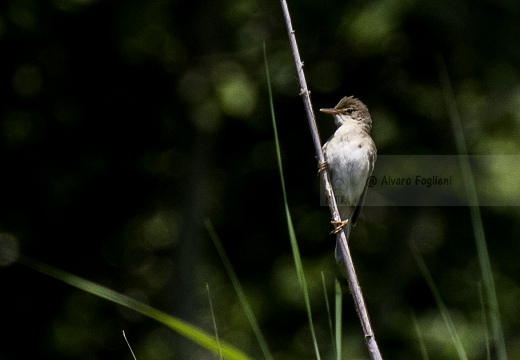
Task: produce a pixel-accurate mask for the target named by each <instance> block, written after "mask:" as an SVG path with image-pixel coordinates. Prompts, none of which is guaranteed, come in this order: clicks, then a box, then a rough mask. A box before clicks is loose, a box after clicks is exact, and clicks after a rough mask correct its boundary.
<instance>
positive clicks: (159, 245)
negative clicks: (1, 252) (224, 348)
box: [0, 0, 520, 360]
mask: <svg viewBox="0 0 520 360" xmlns="http://www.w3.org/2000/svg"><path fill="white" fill-rule="evenodd" d="M289 7H290V10H291V12H292V17H293V25H294V28H295V29H296V36H297V39H298V41H299V46H300V53H301V56H302V58H303V60H304V62H305V70H306V75H307V79H308V84H309V88H310V90H311V92H312V99H313V102H314V106H315V109H318V108H320V107H331V106H334V105H335V104H336V103H337V101H338V100H339V99H340V98H341V97H342V96H345V95H355V96H356V97H359V98H360V99H362V100H363V101H364V102H365V103H366V104H367V105H368V107H369V109H370V111H371V113H372V117H373V121H374V127H373V137H374V140H375V142H376V144H377V146H378V152H379V154H387V155H401V154H433V155H436V154H443V155H444V154H456V148H455V141H454V137H453V133H452V130H451V123H450V120H449V116H448V112H447V110H446V105H445V101H444V97H443V94H442V89H441V86H440V81H439V75H438V74H439V70H438V62H437V59H438V58H439V57H443V58H444V60H445V62H446V67H447V69H448V72H449V74H450V77H451V80H452V84H453V90H454V93H455V96H456V100H457V104H458V106H459V111H460V114H461V118H462V123H463V128H464V132H465V135H466V140H467V144H468V150H469V152H470V153H471V154H504V155H506V154H518V153H519V148H520V144H519V141H518V138H519V129H520V82H519V78H520V74H519V67H518V64H519V63H520V47H519V46H518V41H519V39H520V22H519V21H518V19H519V15H520V9H519V5H518V3H517V2H516V1H513V0H509V1H508V0H489V1H483V0H480V1H451V0H450V1H442V0H441V1H433V0H431V1H411V0H410V1H398V0H377V1H376V0H374V1H338V0H336V1H332V0H326V1H289ZM263 42H265V44H266V47H267V53H268V54H267V55H268V59H269V66H270V71H271V76H272V79H271V80H272V83H273V91H274V103H275V111H276V116H277V121H278V129H279V135H280V141H281V146H282V156H283V162H284V170H285V181H286V186H287V189H288V199H289V204H290V208H291V211H292V216H293V221H294V224H295V227H296V233H297V237H298V240H299V243H300V249H301V252H302V256H303V261H304V266H305V270H306V274H307V276H308V280H309V287H310V291H311V300H312V305H313V312H314V319H315V323H316V327H317V329H316V330H317V335H318V338H319V345H320V349H321V351H322V355H323V358H327V359H329V358H332V356H333V353H332V347H331V338H330V334H329V332H328V322H327V314H326V310H325V303H324V299H323V290H322V288H321V273H322V272H323V273H324V275H325V278H326V282H327V287H328V294H329V299H332V298H333V296H334V292H333V282H334V277H335V275H336V268H335V263H334V260H333V259H334V257H333V248H334V239H333V238H332V237H330V236H328V235H327V233H328V231H330V229H331V226H330V224H329V220H330V214H329V210H328V209H327V208H325V207H322V206H320V203H319V198H320V185H319V180H318V178H317V177H316V169H317V167H316V161H315V158H314V149H313V146H312V142H311V137H310V133H309V130H308V126H307V120H306V117H305V113H304V110H303V104H302V101H301V98H300V97H299V96H298V93H299V85H298V81H297V76H296V72H295V68H294V64H293V61H292V55H291V52H290V47H289V42H288V38H287V34H286V29H285V24H284V22H283V17H282V13H281V7H280V3H279V2H278V1H274V0H262V1H259V0H226V1H214V0H200V1H183V0H170V1H168V0H153V1H144V0H141V1H138V0H131V1H121V0H119V1H117V0H112V1H109V0H97V1H96V0H90V1H89V0H86V1H79V0H55V1H36V0H9V1H3V2H2V3H1V4H0V232H3V233H7V234H11V235H12V236H14V237H15V238H16V239H18V242H19V245H20V248H21V252H22V254H24V255H26V256H28V257H32V258H34V259H38V260H40V261H43V262H46V263H48V264H51V265H53V266H56V267H59V268H61V269H64V270H67V271H70V272H72V273H74V274H77V275H79V276H82V277H85V278H87V279H90V280H93V281H95V282H98V283H100V284H103V285H106V286H109V287H110V288H112V289H114V290H117V291H120V292H122V293H125V294H129V295H131V296H134V297H136V298H138V299H141V300H143V301H146V302H148V303H149V304H151V305H153V306H155V307H157V308H159V309H162V310H164V311H167V312H169V313H171V314H173V315H176V316H179V317H181V318H183V319H185V320H187V321H189V322H191V323H193V324H195V325H197V326H200V327H201V328H203V329H205V330H206V331H208V332H210V333H212V332H213V325H212V320H211V315H210V311H209V304H208V300H207V293H206V284H209V288H210V293H211V298H212V301H213V304H214V307H215V318H216V321H217V325H218V327H219V334H220V336H221V338H223V339H225V340H226V341H228V342H230V343H232V344H234V345H236V346H237V347H239V348H241V349H243V350H244V351H246V352H247V353H249V354H251V355H252V356H254V357H255V358H261V357H262V356H261V352H260V350H259V346H258V345H257V343H256V341H255V339H254V337H253V334H252V331H251V329H250V326H249V325H248V323H247V320H246V318H245V315H244V312H243V310H242V308H241V307H240V305H239V303H238V301H237V297H236V295H235V293H234V291H233V289H232V287H231V285H230V282H229V280H228V278H227V276H226V275H225V274H224V271H223V267H222V265H221V262H220V260H219V259H218V257H217V256H216V251H215V249H214V247H213V245H212V243H211V240H210V239H209V236H208V234H207V231H206V230H205V228H204V225H203V224H204V222H203V220H204V218H205V217H209V218H210V219H211V220H212V221H213V223H214V226H215V228H216V230H217V232H218V234H219V235H220V237H221V239H222V241H223V243H224V247H225V249H226V252H227V254H228V255H229V257H230V259H231V261H232V264H233V266H234V268H235V270H236V272H237V273H238V276H239V278H240V280H241V281H242V283H243V285H244V287H245V290H246V293H247V296H248V299H249V300H250V302H251V303H252V306H253V309H254V311H255V314H256V316H257V318H258V321H259V323H260V325H261V328H262V330H263V333H264V335H265V337H266V338H267V342H268V343H269V345H270V348H271V350H272V351H273V353H274V355H275V358H276V359H307V358H313V356H314V353H313V347H312V344H311V342H310V334H309V331H308V323H307V320H306V316H305V312H304V303H303V300H302V296H301V291H300V289H299V287H298V285H297V278H296V275H295V271H294V267H293V262H292V255H291V252H290V245H289V240H288V236H287V227H286V220H285V217H284V212H283V203H282V198H281V186H280V181H279V175H278V172H277V168H276V158H275V148H274V142H273V130H272V126H271V119H270V114H269V105H268V96H267V88H266V80H265V72H264V63H263V55H262V44H263ZM318 124H319V126H320V131H321V136H322V140H324V139H326V138H327V137H328V136H330V134H331V133H332V131H333V129H334V127H333V123H332V121H331V119H330V118H329V117H327V116H324V115H322V114H318ZM497 166H498V169H494V172H490V174H491V175H490V179H492V181H490V183H489V192H490V193H491V194H495V192H496V196H497V203H499V202H500V201H499V200H500V199H501V198H507V197H511V196H515V195H516V194H517V191H518V190H517V187H516V186H515V184H516V182H517V177H516V176H515V174H516V173H517V171H516V168H515V169H510V168H507V167H506V168H501V167H500V166H499V165H497ZM376 167H377V164H376ZM490 171H491V170H490ZM510 174H511V175H510ZM477 181H478V179H477ZM494 189H496V190H494ZM481 210H482V217H483V222H484V227H485V231H486V235H487V240H488V246H489V251H490V256H491V262H492V266H493V270H494V275H495V280H496V286H497V291H498V300H499V304H500V310H501V315H502V326H503V330H504V333H505V337H506V338H505V340H506V344H507V346H508V353H509V355H510V356H511V358H515V356H516V355H515V354H518V353H520V337H519V336H518V333H519V331H518V330H519V321H518V319H519V318H520V287H519V281H520V272H519V270H520V269H519V264H520V262H519V261H518V255H519V250H520V249H519V245H520V243H519V242H518V237H519V220H520V218H519V215H520V214H519V211H518V207H485V208H482V209H481ZM410 241H413V242H415V243H416V244H417V247H418V248H419V250H420V252H421V253H422V255H423V256H424V259H425V261H426V263H427V265H428V267H429V269H430V271H431V272H432V275H433V278H434V280H435V282H436V284H437V285H438V286H439V289H440V292H441V294H442V296H443V298H444V300H445V301H446V304H447V306H448V308H449V309H450V314H451V315H452V317H453V320H454V322H455V325H456V327H457V329H458V331H459V335H460V337H461V339H462V341H463V343H464V345H465V348H466V351H467V353H468V356H469V357H470V358H472V359H484V358H485V346H484V332H483V326H482V319H481V307H480V300H479V295H478V294H479V290H478V282H479V281H480V270H479V266H478V261H477V257H476V249H475V244H474V236H473V232H472V225H471V221H470V218H469V209H468V208H465V207H392V206H388V207H367V208H366V209H365V210H364V214H363V216H362V218H361V220H360V221H359V225H358V226H357V227H356V228H355V229H354V231H353V232H352V239H351V246H352V253H353V257H354V262H355V265H356V267H357V271H358V275H359V278H360V281H361V286H362V288H363V291H364V294H365V296H366V300H367V305H368V309H369V311H370V315H371V319H372V323H373V327H374V330H375V333H376V338H377V340H378V342H379V346H380V349H381V351H382V353H383V356H384V357H385V358H386V359H417V358H420V356H421V355H420V350H419V341H418V339H417V335H416V333H415V330H414V328H413V322H412V314H413V313H415V315H416V316H417V319H418V323H419V325H420V328H421V331H422V334H423V336H424V339H425V342H426V346H427V349H428V351H429V355H430V359H450V358H455V357H456V353H455V350H454V348H453V345H452V342H451V340H450V338H449V336H448V332H447V330H446V327H445V325H444V324H443V322H442V319H441V316H440V314H439V311H438V310H437V308H436V306H435V302H434V301H433V297H432V295H431V293H430V291H429V290H428V288H427V286H426V283H425V281H424V279H423V278H422V276H421V274H420V272H419V270H418V267H417V265H416V264H415V262H414V260H413V256H412V254H411V251H410V250H409V245H408V243H409V242H410ZM344 325H345V330H344V334H345V339H344V342H343V344H344V349H343V350H344V354H345V358H348V359H367V358H368V355H367V352H366V350H365V348H364V340H363V334H362V331H361V328H360V326H359V320H358V319H357V317H356V314H355V311H354V306H353V303H352V300H351V299H350V297H349V295H348V294H346V295H345V299H344ZM122 330H125V331H126V333H127V335H128V337H129V340H130V342H131V344H132V345H133V347H134V350H135V351H136V353H137V358H138V359H139V360H146V359H156V360H157V359H204V358H215V357H214V356H213V355H212V354H209V353H207V352H206V351H204V350H201V349H200V348H198V347H197V346H195V345H193V344H191V343H190V342H188V341H186V340H184V339H182V338H181V337H179V336H177V335H175V334H173V333H172V332H171V331H170V330H168V329H165V328H164V327H163V326H161V325H159V324H157V323H156V322H154V321H152V320H149V319H147V318H143V317H141V316H137V315H136V314H134V313H132V312H129V311H128V310H125V309H122V308H119V307H118V306H115V305H113V304H111V303H109V302H106V301H104V300H100V299H98V298H96V297H94V296H92V295H89V294H86V293H83V292H81V291H79V290H75V289H73V288H71V287H69V286H67V285H65V284H63V283H60V282H58V281H56V280H54V279H52V278H48V277H46V276H45V275H42V274H39V273H36V272H34V271H32V270H29V269H27V268H25V267H22V266H20V265H17V264H14V265H12V266H9V267H5V268H2V269H0V359H2V360H6V359H28V358H41V359H46V358H49V359H50V358H52V359H114V358H119V359H130V356H131V355H130V353H129V351H128V349H127V347H126V345H125V343H124V340H123V338H122V336H121V331H122Z"/></svg>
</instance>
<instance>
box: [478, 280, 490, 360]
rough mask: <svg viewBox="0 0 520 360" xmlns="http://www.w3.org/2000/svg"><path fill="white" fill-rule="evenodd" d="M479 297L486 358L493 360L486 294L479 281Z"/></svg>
mask: <svg viewBox="0 0 520 360" xmlns="http://www.w3.org/2000/svg"><path fill="white" fill-rule="evenodd" d="M478 295H479V296H478V297H479V299H480V308H481V309H482V328H483V329H484V340H485V342H486V359H487V360H491V349H490V347H489V332H488V323H487V316H486V305H485V304H484V294H483V292H482V283H481V282H480V281H479V283H478Z"/></svg>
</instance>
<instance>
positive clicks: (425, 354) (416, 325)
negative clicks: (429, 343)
mask: <svg viewBox="0 0 520 360" xmlns="http://www.w3.org/2000/svg"><path fill="white" fill-rule="evenodd" d="M412 322H413V327H414V329H415V333H416V334H417V338H418V339H419V346H420V348H421V355H422V358H423V359H424V360H429V359H430V357H429V356H428V351H427V350H426V345H425V344H424V337H423V335H422V331H421V328H420V327H419V322H418V321H417V316H416V315H415V313H414V312H413V311H412Z"/></svg>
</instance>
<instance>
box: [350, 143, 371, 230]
mask: <svg viewBox="0 0 520 360" xmlns="http://www.w3.org/2000/svg"><path fill="white" fill-rule="evenodd" d="M376 158H377V153H374V154H373V156H371V157H370V158H369V159H368V163H369V165H368V166H369V168H370V173H369V175H368V178H367V182H366V184H365V187H364V189H363V192H362V193H361V196H360V197H359V201H358V203H357V205H356V208H355V209H354V212H353V213H352V216H351V218H350V220H349V221H350V223H351V224H352V226H356V221H357V219H358V218H359V214H361V208H362V207H363V203H364V202H365V197H366V196H367V190H368V179H369V178H370V176H372V171H373V170H374V165H375V162H376Z"/></svg>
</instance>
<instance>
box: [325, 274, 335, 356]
mask: <svg viewBox="0 0 520 360" xmlns="http://www.w3.org/2000/svg"><path fill="white" fill-rule="evenodd" d="M321 283H322V286H323V296H324V298H325V308H326V310H327V319H328V320H329V330H330V338H331V340H332V348H333V349H334V353H335V354H336V350H337V349H336V341H335V339H334V331H333V330H332V313H331V312H330V305H329V296H328V295H327V284H326V282H325V274H324V273H323V271H322V272H321ZM334 357H335V358H337V357H338V356H337V354H336V356H334Z"/></svg>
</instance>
